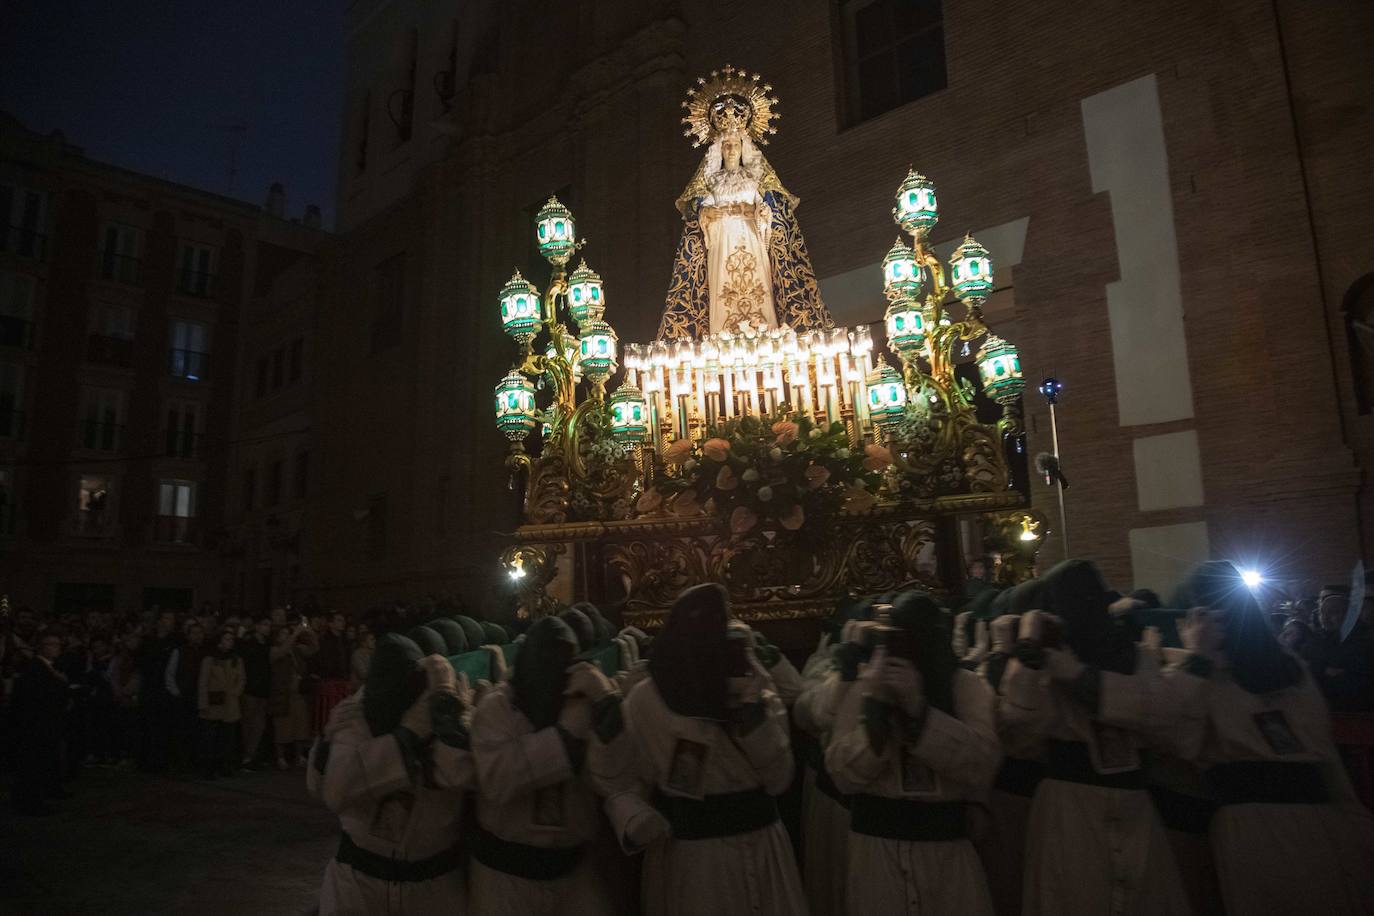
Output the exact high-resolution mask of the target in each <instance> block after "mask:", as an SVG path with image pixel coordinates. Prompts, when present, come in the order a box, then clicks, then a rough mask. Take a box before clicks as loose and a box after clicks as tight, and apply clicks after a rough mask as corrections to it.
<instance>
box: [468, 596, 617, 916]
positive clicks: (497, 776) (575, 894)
mask: <svg viewBox="0 0 1374 916" xmlns="http://www.w3.org/2000/svg"><path fill="white" fill-rule="evenodd" d="M577 652H578V648H577V639H576V637H575V636H574V635H573V632H572V630H570V629H569V628H568V625H567V624H565V623H564V622H563V621H561V620H559V619H558V618H556V617H544V618H541V619H540V620H538V621H536V622H535V623H534V624H533V625H532V626H531V627H530V629H529V632H528V633H527V634H526V637H525V642H524V644H523V645H522V646H521V648H520V653H519V655H518V656H517V657H516V660H515V669H514V672H513V674H512V676H511V678H510V680H508V681H505V682H503V683H501V684H499V685H497V686H496V687H494V688H492V689H491V690H489V691H488V692H487V693H486V695H485V696H484V697H483V698H482V700H481V701H480V702H479V703H478V704H477V710H476V712H475V713H474V715H473V719H472V752H473V756H474V758H475V759H476V764H477V775H478V795H477V819H476V824H475V825H474V835H473V837H472V845H471V847H470V848H471V850H472V858H473V861H472V866H471V881H472V900H471V910H472V912H473V913H474V914H477V916H559V914H567V916H574V914H582V913H611V912H613V908H612V904H611V899H612V895H611V892H610V889H609V888H607V887H605V886H604V885H603V883H602V881H601V880H600V878H599V876H598V874H597V872H596V870H595V868H593V867H592V863H591V860H590V858H589V857H588V856H587V847H588V845H589V844H590V843H591V841H592V839H593V838H594V836H595V834H596V831H597V829H598V827H599V822H600V816H601V814H600V804H599V802H598V799H597V797H596V795H595V793H594V792H593V789H592V786H591V780H590V778H589V776H588V775H587V773H586V771H585V769H584V762H585V758H586V753H587V744H588V742H589V741H590V740H591V738H592V734H593V730H594V729H603V730H604V729H608V728H611V729H614V727H615V726H616V725H617V724H618V722H619V704H618V701H617V698H616V696H615V688H614V686H613V685H612V684H611V683H610V682H609V681H608V680H607V679H606V678H605V676H604V675H602V674H601V672H600V671H598V670H597V669H596V668H594V667H593V666H591V665H590V664H587V663H585V662H582V663H576V664H575V663H574V656H575V655H576V654H577ZM608 737H609V735H608Z"/></svg>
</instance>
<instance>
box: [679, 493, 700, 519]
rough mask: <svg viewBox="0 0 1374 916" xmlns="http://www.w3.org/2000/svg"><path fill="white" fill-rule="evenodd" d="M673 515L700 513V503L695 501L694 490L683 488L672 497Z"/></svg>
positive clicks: (695, 494)
mask: <svg viewBox="0 0 1374 916" xmlns="http://www.w3.org/2000/svg"><path fill="white" fill-rule="evenodd" d="M673 514H674V515H700V514H701V503H699V502H697V491H696V490H683V491H682V492H681V493H679V494H678V495H677V496H675V497H673Z"/></svg>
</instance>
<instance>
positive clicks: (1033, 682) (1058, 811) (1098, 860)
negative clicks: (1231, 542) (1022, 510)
mask: <svg viewBox="0 0 1374 916" xmlns="http://www.w3.org/2000/svg"><path fill="white" fill-rule="evenodd" d="M1039 591H1040V604H1041V608H1042V610H1039V611H1036V610H1032V611H1028V612H1027V613H1026V614H1025V615H1023V616H1022V618H1021V626H1020V637H1021V643H1020V644H1019V645H1018V646H1017V649H1016V658H1015V659H1014V660H1013V661H1011V662H1010V663H1009V664H1008V665H1007V670H1006V674H1005V675H1004V677H1003V681H1002V696H1001V700H1000V705H999V710H1000V713H1001V720H1000V721H1001V727H1002V728H1003V730H1004V733H1005V734H1007V735H1008V736H1014V740H1015V741H1017V742H1022V744H1021V745H1020V746H1024V743H1023V742H1025V741H1026V740H1027V739H1028V738H1031V737H1034V738H1039V739H1040V740H1041V741H1042V742H1043V746H1044V749H1045V759H1046V775H1045V778H1044V779H1042V780H1041V781H1040V783H1039V785H1038V786H1037V788H1036V791H1035V798H1034V800H1033V801H1032V803H1031V814H1030V823H1029V826H1028V828H1027V837H1026V871H1025V887H1024V891H1023V897H1022V912H1023V913H1025V914H1026V916H1041V914H1045V916H1051V914H1056V916H1057V914H1061V913H1085V914H1086V913H1108V912H1111V913H1120V914H1122V916H1175V914H1185V913H1188V912H1189V911H1190V909H1189V906H1188V902H1187V900H1186V898H1185V897H1184V894H1183V890H1182V887H1181V885H1180V881H1179V874H1178V869H1177V867H1176V866H1175V864H1174V859H1173V854H1172V852H1171V851H1170V848H1169V843H1168V840H1167V839H1166V837H1165V835H1164V826H1163V824H1162V823H1161V822H1160V819H1159V815H1158V814H1157V813H1156V812H1155V808H1154V805H1153V803H1152V801H1151V799H1150V795H1149V793H1148V792H1146V791H1145V778H1144V773H1143V770H1142V768H1141V758H1140V750H1141V746H1142V745H1143V744H1145V743H1147V741H1146V737H1145V736H1144V735H1142V734H1140V733H1139V732H1137V731H1134V730H1131V729H1127V728H1120V727H1112V726H1108V725H1105V724H1104V723H1102V722H1100V721H1099V720H1098V719H1097V718H1096V717H1095V715H1094V711H1095V709H1096V707H1095V698H1094V697H1093V696H1092V695H1091V693H1090V687H1089V685H1087V684H1085V682H1084V681H1081V680H1079V679H1078V676H1079V674H1080V672H1081V669H1082V668H1083V666H1084V665H1089V666H1092V667H1093V668H1094V670H1098V671H1103V672H1114V673H1119V674H1134V673H1141V674H1142V675H1144V677H1142V680H1145V678H1156V679H1157V678H1158V669H1157V665H1156V664H1155V662H1154V660H1153V659H1152V657H1151V656H1149V655H1148V654H1146V653H1137V652H1136V647H1135V644H1134V643H1133V642H1132V641H1131V638H1130V636H1129V635H1128V634H1127V633H1126V632H1125V631H1124V630H1122V629H1120V628H1118V627H1117V626H1116V625H1115V624H1114V623H1113V621H1112V619H1111V616H1110V613H1109V611H1108V609H1107V608H1108V604H1109V599H1108V595H1107V589H1106V587H1105V586H1104V585H1103V583H1102V577H1101V575H1100V574H1099V573H1098V571H1097V568H1096V567H1094V566H1093V565H1092V564H1091V563H1088V562H1086V561H1082V560H1071V561H1066V562H1064V563H1061V564H1059V565H1058V566H1056V567H1055V568H1054V569H1052V570H1050V571H1049V572H1048V573H1046V574H1045V576H1044V578H1042V579H1041V580H1040V589H1039ZM1045 612H1048V613H1045ZM1049 614H1054V615H1057V616H1056V617H1053V618H1051V617H1050V616H1049ZM1061 647H1063V648H1067V649H1068V650H1071V651H1056V650H1058V649H1060V648H1061Z"/></svg>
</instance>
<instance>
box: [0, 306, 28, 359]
mask: <svg viewBox="0 0 1374 916" xmlns="http://www.w3.org/2000/svg"><path fill="white" fill-rule="evenodd" d="M0 347H18V348H20V349H21V350H29V349H32V348H33V322H32V321H29V320H28V319H27V318H17V317H15V316H14V315H0Z"/></svg>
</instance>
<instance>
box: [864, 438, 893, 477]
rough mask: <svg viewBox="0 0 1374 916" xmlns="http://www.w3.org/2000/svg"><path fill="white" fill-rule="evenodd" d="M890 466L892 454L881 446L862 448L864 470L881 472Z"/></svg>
mask: <svg viewBox="0 0 1374 916" xmlns="http://www.w3.org/2000/svg"><path fill="white" fill-rule="evenodd" d="M891 464H892V453H891V452H890V451H888V450H887V449H886V448H885V447H884V446H881V445H872V444H870V445H865V446H864V470H866V471H881V470H882V469H883V468H886V467H888V466H889V465H891Z"/></svg>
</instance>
